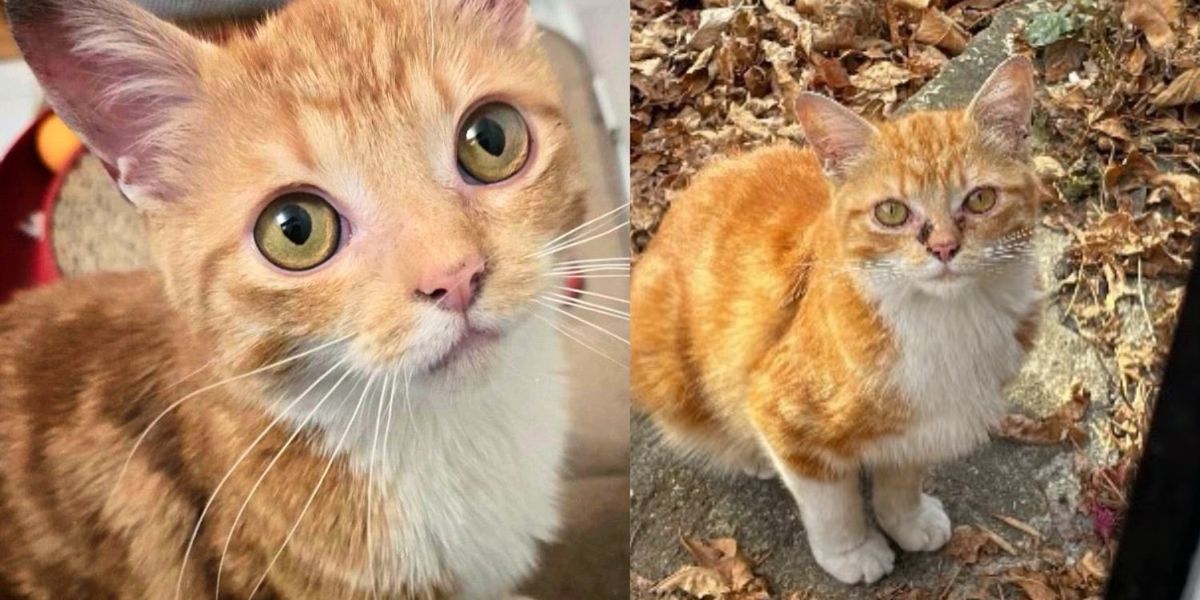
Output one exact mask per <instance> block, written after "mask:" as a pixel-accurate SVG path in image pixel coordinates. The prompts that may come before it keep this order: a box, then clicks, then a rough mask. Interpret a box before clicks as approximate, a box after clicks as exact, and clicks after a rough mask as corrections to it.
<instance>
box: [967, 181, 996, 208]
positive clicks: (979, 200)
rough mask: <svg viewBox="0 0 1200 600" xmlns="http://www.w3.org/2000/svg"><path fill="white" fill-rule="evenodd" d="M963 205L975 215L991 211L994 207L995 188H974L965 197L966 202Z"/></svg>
mask: <svg viewBox="0 0 1200 600" xmlns="http://www.w3.org/2000/svg"><path fill="white" fill-rule="evenodd" d="M963 205H964V206H966V207H967V210H969V211H971V212H973V213H976V214H978V213H985V212H987V211H989V210H991V209H992V207H993V206H995V205H996V188H990V187H982V188H976V189H975V190H974V191H972V192H971V193H970V194H968V195H967V201H966V202H964V203H963Z"/></svg>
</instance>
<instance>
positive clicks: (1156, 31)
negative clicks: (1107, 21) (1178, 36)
mask: <svg viewBox="0 0 1200 600" xmlns="http://www.w3.org/2000/svg"><path fill="white" fill-rule="evenodd" d="M1178 15H1179V0H1126V1H1125V9H1124V10H1123V11H1122V12H1121V22H1122V23H1125V25H1127V26H1130V27H1135V28H1137V29H1139V30H1141V31H1142V32H1143V33H1145V34H1146V41H1147V42H1150V47H1151V48H1153V49H1154V50H1155V51H1156V52H1162V51H1163V50H1166V49H1168V48H1171V47H1174V46H1175V33H1174V32H1173V31H1171V24H1172V23H1174V22H1175V20H1176V19H1177V18H1178Z"/></svg>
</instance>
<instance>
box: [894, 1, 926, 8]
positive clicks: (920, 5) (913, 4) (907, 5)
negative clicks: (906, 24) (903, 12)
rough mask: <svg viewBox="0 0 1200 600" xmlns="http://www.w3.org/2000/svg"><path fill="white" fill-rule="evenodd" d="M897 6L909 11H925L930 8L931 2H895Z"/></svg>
mask: <svg viewBox="0 0 1200 600" xmlns="http://www.w3.org/2000/svg"><path fill="white" fill-rule="evenodd" d="M895 2H896V6H902V7H904V8H907V9H908V10H925V9H926V8H929V0H895Z"/></svg>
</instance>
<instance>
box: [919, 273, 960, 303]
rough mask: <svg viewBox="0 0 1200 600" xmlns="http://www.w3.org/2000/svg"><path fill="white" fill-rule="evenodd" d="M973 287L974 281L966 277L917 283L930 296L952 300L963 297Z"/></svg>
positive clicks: (939, 278) (951, 277) (958, 276)
mask: <svg viewBox="0 0 1200 600" xmlns="http://www.w3.org/2000/svg"><path fill="white" fill-rule="evenodd" d="M971 285H972V280H971V278H970V277H967V276H966V275H953V276H950V277H937V278H931V279H921V280H917V281H916V287H917V289H919V290H920V291H922V292H924V293H925V294H927V295H929V296H934V297H936V298H946V299H952V298H956V297H958V296H960V295H962V293H963V292H965V291H967V290H968V289H969V288H970V287H971Z"/></svg>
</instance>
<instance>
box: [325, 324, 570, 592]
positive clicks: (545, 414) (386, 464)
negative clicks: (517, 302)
mask: <svg viewBox="0 0 1200 600" xmlns="http://www.w3.org/2000/svg"><path fill="white" fill-rule="evenodd" d="M559 343H560V342H559V339H558V337H557V336H555V335H554V332H553V330H551V329H550V328H548V327H545V326H544V325H542V324H541V323H540V322H538V321H533V322H531V323H526V324H525V325H522V326H520V327H518V328H517V329H516V330H514V331H512V332H510V333H509V334H508V335H507V336H506V337H505V339H504V341H503V342H502V347H501V348H500V349H499V350H498V352H497V355H498V360H497V363H496V364H495V365H493V367H492V368H491V373H490V375H489V376H487V377H479V378H477V379H476V380H475V381H473V382H471V383H470V384H467V385H463V384H461V382H459V384H457V385H454V386H452V385H450V384H449V383H448V382H440V383H439V382H430V381H418V380H416V379H413V380H412V381H410V382H408V385H407V388H408V389H407V391H406V389H405V388H406V382H405V381H403V378H399V379H398V381H397V382H396V383H397V385H396V392H395V401H394V404H393V406H392V411H393V414H392V418H391V419H390V429H388V428H387V427H386V426H385V427H381V428H380V429H379V432H378V433H377V432H376V428H375V423H376V421H377V419H376V415H377V414H378V412H379V405H378V404H377V403H376V402H375V401H369V402H367V403H365V404H364V405H363V408H362V413H361V414H359V415H358V417H357V419H356V420H355V421H354V423H353V424H350V425H348V423H349V421H350V417H351V411H352V409H353V407H354V406H355V404H356V402H355V401H356V400H357V399H358V396H357V394H358V393H359V391H358V390H355V391H354V392H353V393H352V394H350V397H348V398H346V400H349V402H341V401H340V400H341V399H336V398H335V399H331V404H333V400H338V401H339V402H338V404H339V405H340V406H343V407H345V408H341V409H338V410H336V411H325V410H322V411H321V414H320V416H319V417H318V419H319V421H320V424H321V428H322V430H323V431H325V432H327V435H326V440H325V441H326V444H327V446H328V447H329V449H330V450H333V449H334V448H335V447H336V446H335V445H336V444H337V442H338V439H339V438H340V437H341V432H343V431H348V432H349V434H348V435H347V436H346V438H345V442H344V446H343V448H342V449H341V452H344V453H347V454H348V456H349V457H350V459H351V464H352V466H353V467H354V468H355V470H356V471H358V472H359V474H360V476H362V477H364V478H367V477H368V476H369V477H370V478H371V479H372V481H373V483H374V487H375V488H376V489H378V490H380V492H381V493H382V494H383V495H385V496H387V497H388V502H387V505H386V506H387V508H386V512H387V517H388V524H387V529H388V531H389V533H388V534H387V536H386V539H376V540H375V542H374V543H375V547H374V552H373V554H374V556H375V576H376V579H377V581H378V582H379V585H380V588H379V589H400V588H402V587H407V588H410V589H411V588H415V589H420V588H422V587H424V586H427V585H432V584H445V583H446V579H447V576H450V577H452V578H453V582H454V584H456V585H457V586H459V589H460V591H461V592H462V597H463V598H464V599H475V598H480V599H483V598H487V599H489V600H490V599H493V598H499V597H503V596H504V594H506V593H507V592H509V591H511V590H512V588H514V587H515V586H516V585H517V584H518V583H520V581H521V580H522V579H523V578H524V577H525V576H526V575H528V574H529V573H530V571H531V570H532V568H533V567H534V566H535V561H536V559H537V544H538V542H539V541H548V540H551V539H552V538H553V537H554V534H555V533H556V530H557V529H558V526H559V516H558V511H557V503H558V502H557V501H558V492H559V471H560V469H561V466H562V457H563V454H564V445H565V438H566V432H567V425H568V419H567V413H566V380H565V373H566V365H565V364H564V362H563V359H562V356H563V353H562V352H561V351H560V350H559ZM376 385H377V386H378V384H376ZM374 389H379V388H378V387H377V388H374ZM360 390H361V386H360ZM376 394H378V392H377V391H376V392H372V394H371V396H375V395H376ZM382 411H383V416H382V422H384V424H385V425H386V423H387V422H389V421H388V420H387V416H386V411H387V407H386V406H385V407H384V408H383V409H382ZM347 427H349V429H347ZM385 433H386V437H387V440H388V441H387V445H386V447H384V443H383V441H382V440H383V438H384V437H385ZM373 529H374V528H373ZM363 585H369V584H366V583H363Z"/></svg>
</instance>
